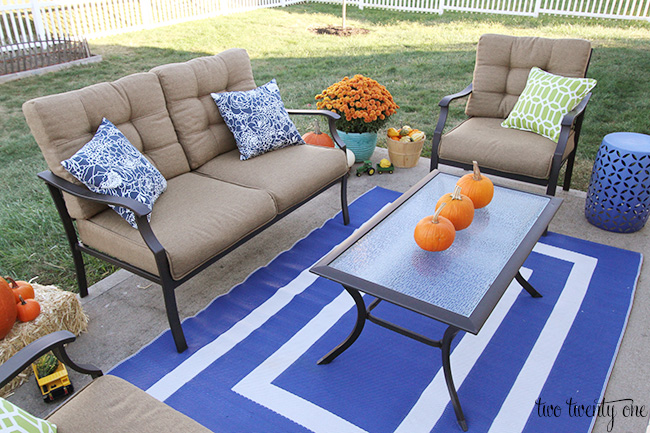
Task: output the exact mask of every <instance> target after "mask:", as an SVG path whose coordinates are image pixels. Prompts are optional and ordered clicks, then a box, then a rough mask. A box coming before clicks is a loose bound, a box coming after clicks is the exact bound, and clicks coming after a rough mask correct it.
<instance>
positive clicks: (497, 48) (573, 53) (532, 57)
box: [465, 34, 591, 119]
mask: <svg viewBox="0 0 650 433" xmlns="http://www.w3.org/2000/svg"><path fill="white" fill-rule="evenodd" d="M590 56H591V43H590V42H589V41H586V40H583V39H548V38H537V37H516V36H507V35H494V34H486V35H483V36H481V37H480V39H479V42H478V46H477V49H476V65H475V67H474V77H473V79H472V85H473V90H472V94H471V95H470V97H469V99H468V101H467V106H466V108H465V112H466V113H467V115H468V116H477V117H500V118H502V119H505V118H506V117H507V116H508V114H510V111H511V110H512V108H513V107H514V105H515V103H516V102H517V99H518V98H519V95H520V94H521V92H522V91H523V90H524V87H525V86H526V81H527V79H528V74H529V72H530V69H531V68H532V67H533V66H537V67H538V68H540V69H543V70H545V71H547V72H550V73H552V74H555V75H561V76H563V77H572V78H582V77H584V76H585V74H586V72H587V66H588V65H589V58H590Z"/></svg>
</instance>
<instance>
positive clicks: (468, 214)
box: [436, 185, 474, 230]
mask: <svg viewBox="0 0 650 433" xmlns="http://www.w3.org/2000/svg"><path fill="white" fill-rule="evenodd" d="M460 191H461V187H460V186H458V185H456V187H455V188H454V192H452V193H451V194H445V195H443V196H442V197H440V199H439V200H438V203H436V210H437V209H438V206H440V205H442V204H443V203H447V204H448V205H449V206H447V207H446V208H445V210H443V211H442V213H441V214H440V215H441V216H443V217H445V218H447V219H449V221H451V223H452V224H453V225H454V227H455V228H456V230H463V229H466V228H467V227H469V225H470V224H471V223H472V221H473V220H474V203H472V200H471V199H470V198H469V197H467V196H466V195H465V194H461V193H460Z"/></svg>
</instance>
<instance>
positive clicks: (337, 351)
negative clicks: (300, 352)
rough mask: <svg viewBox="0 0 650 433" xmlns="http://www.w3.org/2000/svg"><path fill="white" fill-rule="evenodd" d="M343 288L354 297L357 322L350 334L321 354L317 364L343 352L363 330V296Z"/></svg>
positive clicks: (325, 362) (364, 312)
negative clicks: (323, 354)
mask: <svg viewBox="0 0 650 433" xmlns="http://www.w3.org/2000/svg"><path fill="white" fill-rule="evenodd" d="M344 287H345V286H344ZM345 290H347V292H348V293H349V294H350V296H352V299H354V303H355V304H356V305H357V322H356V323H355V325H354V329H352V332H350V335H348V337H347V338H346V339H345V340H344V341H343V342H342V343H341V344H339V345H338V346H336V347H335V348H334V349H332V350H331V351H330V352H329V353H328V354H327V355H325V356H323V357H322V358H321V359H320V360H319V361H318V364H319V365H321V364H329V363H330V362H332V361H333V360H334V359H335V358H336V357H337V356H339V355H340V354H341V353H343V352H345V351H346V350H347V348H348V347H350V346H351V345H352V343H354V342H355V341H356V339H357V338H359V335H361V331H363V325H365V323H366V315H367V313H366V304H365V303H364V302H363V297H362V296H361V294H360V293H359V291H358V290H355V289H351V288H349V287H345Z"/></svg>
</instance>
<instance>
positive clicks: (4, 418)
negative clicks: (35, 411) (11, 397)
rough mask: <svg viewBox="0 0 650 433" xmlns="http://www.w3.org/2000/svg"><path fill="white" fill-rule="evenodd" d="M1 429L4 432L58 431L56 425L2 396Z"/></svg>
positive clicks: (42, 432)
mask: <svg viewBox="0 0 650 433" xmlns="http://www.w3.org/2000/svg"><path fill="white" fill-rule="evenodd" d="M0 431H2V432H3V433H4V432H6V433H56V426H55V425H54V424H52V423H51V422H48V421H45V420H43V419H39V418H36V417H35V416H33V415H30V414H29V413H27V412H25V411H24V410H22V409H21V408H19V407H18V406H16V405H14V404H13V403H11V402H8V401H7V400H5V399H4V398H2V397H0Z"/></svg>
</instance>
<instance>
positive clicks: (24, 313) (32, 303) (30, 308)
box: [16, 295, 41, 322]
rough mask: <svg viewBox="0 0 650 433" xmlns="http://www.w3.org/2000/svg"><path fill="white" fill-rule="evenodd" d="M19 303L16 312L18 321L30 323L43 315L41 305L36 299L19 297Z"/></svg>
mask: <svg viewBox="0 0 650 433" xmlns="http://www.w3.org/2000/svg"><path fill="white" fill-rule="evenodd" d="M18 298H19V300H20V301H19V302H18V303H17V304H16V311H17V313H18V320H20V321H21V322H29V321H30V320H34V319H36V318H37V317H38V315H39V314H41V304H39V303H38V302H37V301H36V300H34V299H24V298H23V297H22V296H21V295H18Z"/></svg>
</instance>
